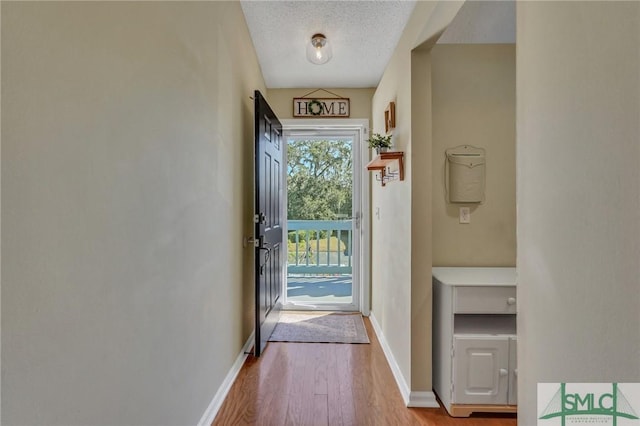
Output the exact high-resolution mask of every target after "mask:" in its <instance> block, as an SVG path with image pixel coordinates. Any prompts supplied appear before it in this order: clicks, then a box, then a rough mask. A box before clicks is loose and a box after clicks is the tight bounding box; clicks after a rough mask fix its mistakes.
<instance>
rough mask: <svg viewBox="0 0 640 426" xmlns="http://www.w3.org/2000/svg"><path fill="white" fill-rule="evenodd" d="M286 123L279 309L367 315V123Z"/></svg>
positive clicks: (293, 121) (294, 121) (284, 126)
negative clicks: (283, 264)
mask: <svg viewBox="0 0 640 426" xmlns="http://www.w3.org/2000/svg"><path fill="white" fill-rule="evenodd" d="M291 121H292V122H287V120H283V128H284V141H285V144H284V145H285V147H286V149H285V150H284V151H285V159H284V161H283V163H284V164H286V170H284V175H285V176H283V182H286V190H285V194H284V195H285V206H286V209H287V221H286V227H285V234H284V235H285V240H286V241H285V244H286V250H287V254H286V256H284V258H285V262H286V265H285V268H284V269H285V273H284V275H285V279H284V280H283V282H284V284H283V295H284V305H283V307H284V309H292V310H331V311H356V312H357V311H360V312H363V313H364V314H368V311H369V303H368V300H369V296H368V294H369V291H368V290H369V285H368V281H369V274H368V271H369V262H368V259H369V249H368V234H369V228H368V226H369V224H368V222H369V220H368V217H369V209H368V180H367V179H365V178H366V177H368V176H367V174H366V172H364V164H366V163H365V161H366V160H367V158H366V156H367V155H368V150H367V149H366V146H365V145H364V143H365V139H366V137H365V135H366V133H367V126H366V124H367V123H363V122H362V121H363V120H349V121H351V123H345V122H342V123H339V124H328V123H327V122H326V121H325V120H305V122H304V123H303V122H300V121H297V120H291ZM353 121H357V123H353ZM364 121H366V120H364ZM363 156H364V158H363ZM365 187H366V189H365Z"/></svg>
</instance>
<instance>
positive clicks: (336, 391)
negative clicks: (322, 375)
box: [323, 345, 343, 426]
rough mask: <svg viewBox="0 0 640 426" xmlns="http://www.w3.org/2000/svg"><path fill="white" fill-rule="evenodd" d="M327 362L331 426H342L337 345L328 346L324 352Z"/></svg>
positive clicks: (328, 404) (328, 405) (328, 407)
mask: <svg viewBox="0 0 640 426" xmlns="http://www.w3.org/2000/svg"><path fill="white" fill-rule="evenodd" d="M323 352H324V353H326V360H327V410H328V417H329V424H330V425H332V426H333V425H335V426H342V425H343V421H342V409H341V407H340V404H341V400H340V377H339V371H338V360H337V356H336V345H330V346H328V347H327V348H326V349H325V350H324V351H323Z"/></svg>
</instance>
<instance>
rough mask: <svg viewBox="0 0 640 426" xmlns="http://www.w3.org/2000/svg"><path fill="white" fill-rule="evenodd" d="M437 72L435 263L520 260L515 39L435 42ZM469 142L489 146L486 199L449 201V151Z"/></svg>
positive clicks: (434, 72) (434, 70) (508, 263)
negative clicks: (467, 219)
mask: <svg viewBox="0 0 640 426" xmlns="http://www.w3.org/2000/svg"><path fill="white" fill-rule="evenodd" d="M431 72H432V87H433V158H432V160H433V163H432V167H433V265H434V266H515V261H516V190H515V184H516V173H515V172H516V170H515V161H516V160H515V111H516V108H515V101H516V93H515V89H516V84H515V77H516V73H515V46H514V45H499V44H494V45H481V44H473V45H436V46H435V47H434V48H433V49H432V71H431ZM463 144H470V145H474V146H478V147H482V148H484V149H485V151H486V190H485V202H484V203H482V204H473V203H471V204H458V203H455V204H454V203H449V202H446V201H445V188H444V186H445V183H444V169H445V167H444V163H445V150H446V149H447V148H452V147H455V146H458V145H463ZM461 206H469V207H470V208H471V223H470V224H460V223H459V208H460V207H461Z"/></svg>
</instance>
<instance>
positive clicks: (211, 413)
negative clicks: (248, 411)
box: [198, 333, 255, 426]
mask: <svg viewBox="0 0 640 426" xmlns="http://www.w3.org/2000/svg"><path fill="white" fill-rule="evenodd" d="M254 343H255V334H254V333H251V336H249V339H247V342H246V343H245V344H244V346H243V347H242V350H241V351H240V354H239V355H238V357H237V358H236V360H235V362H234V363H233V365H232V366H231V369H230V370H229V372H228V373H227V375H226V377H225V378H224V380H223V381H222V384H221V385H220V387H219V388H218V392H216V394H215V395H214V396H213V399H212V400H211V402H210V403H209V406H208V407H207V409H206V411H205V412H204V414H203V415H202V418H201V419H200V421H199V422H198V426H210V425H211V423H213V420H214V419H215V418H216V414H218V411H219V410H220V407H222V403H223V402H224V399H225V398H226V397H227V394H228V393H229V390H231V386H232V385H233V382H234V381H235V380H236V377H238V373H239V372H240V370H241V369H242V365H243V364H244V361H245V360H246V359H247V354H246V352H249V349H251V347H252V346H253V344H254Z"/></svg>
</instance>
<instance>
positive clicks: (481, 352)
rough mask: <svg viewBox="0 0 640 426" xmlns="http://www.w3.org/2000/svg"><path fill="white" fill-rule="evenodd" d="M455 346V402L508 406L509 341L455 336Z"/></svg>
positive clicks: (505, 339)
mask: <svg viewBox="0 0 640 426" xmlns="http://www.w3.org/2000/svg"><path fill="white" fill-rule="evenodd" d="M453 342H454V343H453V345H454V355H453V357H454V360H453V402H454V403H456V404H506V403H507V388H508V385H509V338H508V337H507V336H504V337H499V336H486V337H485V336H454V339H453Z"/></svg>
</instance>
